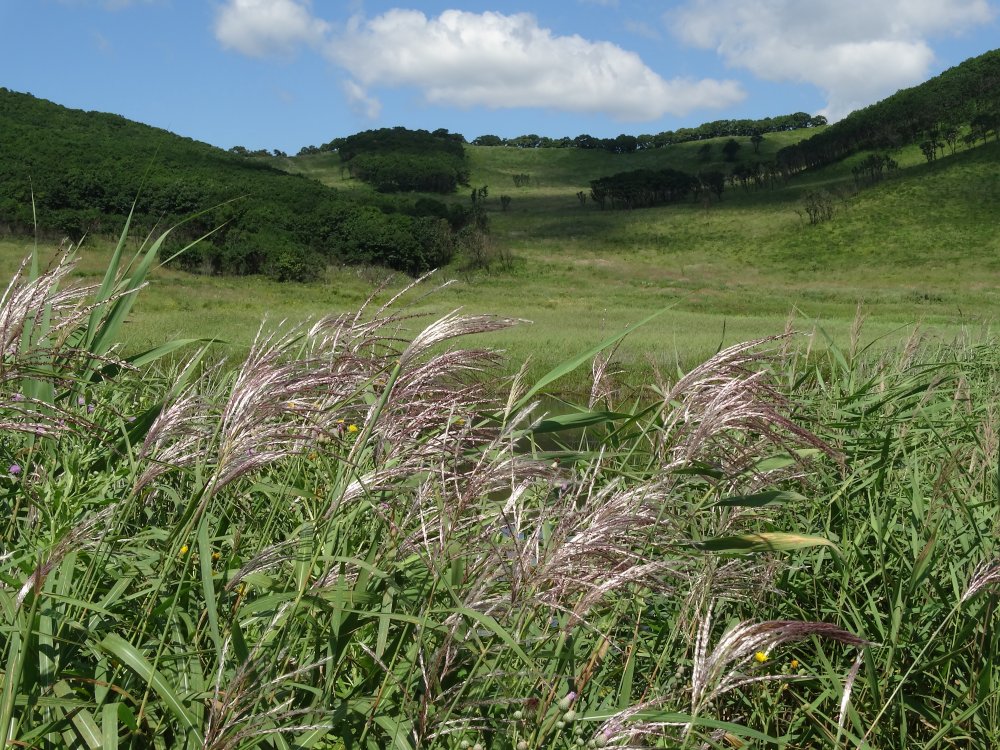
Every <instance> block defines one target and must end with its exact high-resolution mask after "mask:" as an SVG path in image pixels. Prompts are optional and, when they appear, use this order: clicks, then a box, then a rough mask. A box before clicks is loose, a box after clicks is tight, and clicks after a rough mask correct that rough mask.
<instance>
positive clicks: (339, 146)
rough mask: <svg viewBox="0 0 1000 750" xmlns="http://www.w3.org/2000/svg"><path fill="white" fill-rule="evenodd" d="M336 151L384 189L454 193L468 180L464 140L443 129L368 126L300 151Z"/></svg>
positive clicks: (350, 169) (357, 173)
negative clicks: (375, 127)
mask: <svg viewBox="0 0 1000 750" xmlns="http://www.w3.org/2000/svg"><path fill="white" fill-rule="evenodd" d="M324 151H336V152H337V154H338V155H339V156H340V160H341V162H342V163H343V164H344V165H345V167H346V168H347V171H348V172H349V173H350V175H351V176H352V177H356V178H358V179H360V180H364V181H365V182H367V183H369V184H370V185H372V186H373V187H374V188H375V189H376V190H378V191H379V192H382V193H398V192H410V191H421V192H426V193H443V194H450V193H454V192H455V190H456V189H457V188H458V186H459V185H468V184H469V166H468V164H467V162H466V158H465V138H463V137H462V135H461V134H459V133H449V132H448V131H447V130H445V129H444V128H441V129H438V130H435V131H434V132H433V133H431V132H428V131H426V130H408V129H406V128H403V127H395V128H380V129H378V130H365V131H364V132H361V133H356V134H355V135H351V136H347V137H346V138H335V139H334V140H332V141H330V142H329V143H324V144H323V145H322V146H320V147H318V148H305V149H302V151H301V152H300V153H301V154H309V153H321V152H324Z"/></svg>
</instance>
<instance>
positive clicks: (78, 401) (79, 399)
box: [76, 396, 87, 406]
mask: <svg viewBox="0 0 1000 750" xmlns="http://www.w3.org/2000/svg"><path fill="white" fill-rule="evenodd" d="M85 403H87V399H85V398H84V397H83V396H77V397H76V404H77V406H83V405H84V404H85Z"/></svg>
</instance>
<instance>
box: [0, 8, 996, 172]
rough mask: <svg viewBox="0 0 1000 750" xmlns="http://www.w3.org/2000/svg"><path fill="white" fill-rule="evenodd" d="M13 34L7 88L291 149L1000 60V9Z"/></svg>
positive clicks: (849, 103) (11, 24) (731, 105)
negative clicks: (391, 130)
mask: <svg viewBox="0 0 1000 750" xmlns="http://www.w3.org/2000/svg"><path fill="white" fill-rule="evenodd" d="M0 31H2V34H3V37H2V38H3V40H4V41H3V44H2V45H0V86H3V87H6V88H8V89H11V90H13V91H21V92H29V93H31V94H33V95H35V96H38V97H42V98H44V99H49V100H51V101H54V102H56V103H58V104H62V105H64V106H67V107H73V108H78V109H86V110H96V111H101V112H113V113H115V114H119V115H123V116H125V117H127V118H129V119H133V120H138V121H140V122H144V123H147V124H149V125H154V126H156V127H160V128H165V129H167V130H171V131H173V132H175V133H178V134H179V135H183V136H186V137H190V138H194V139H196V140H200V141H205V142H207V143H211V144H213V145H216V146H220V147H222V148H230V147H232V146H236V145H240V146H244V147H246V148H250V149H259V148H266V149H269V150H271V149H280V150H282V151H286V152H288V153H295V152H297V151H298V150H299V149H300V148H302V147H303V146H308V145H320V144H322V143H325V142H327V141H329V140H331V139H333V138H336V137H340V136H345V135H350V134H352V133H356V132H358V131H361V130H367V129H369V128H380V127H392V126H396V125H402V126H405V127H408V128H424V129H427V130H435V129H437V128H447V129H448V130H450V131H452V132H457V133H462V134H463V135H464V136H465V137H466V138H467V139H469V140H472V139H473V138H475V137H476V136H478V135H483V134H496V135H499V136H502V137H505V138H511V137H515V136H518V135H523V134H527V133H537V134H539V135H543V136H550V137H554V138H557V137H562V136H569V137H575V136H577V135H580V134H581V133H589V134H590V135H593V136H596V137H601V138H605V137H613V136H615V135H618V134H619V133H629V134H632V135H638V134H641V133H659V132H661V131H664V130H675V129H677V128H681V127H692V126H696V125H698V124H700V123H702V122H707V121H710V120H718V119H728V118H753V119H757V118H763V117H768V116H772V115H781V114H789V113H792V112H807V113H809V114H811V115H816V114H822V115H825V116H826V117H828V118H829V119H830V120H831V121H835V120H837V119H839V118H841V117H843V116H844V115H846V114H848V113H849V112H851V111H852V110H854V109H857V108H858V107H862V106H865V105H868V104H871V103H873V102H875V101H878V100H879V99H883V98H885V97H886V96H888V95H890V94H892V93H893V92H895V91H897V90H898V89H900V88H905V87H908V86H913V85H915V84H917V83H920V82H921V81H924V80H926V79H927V78H930V77H932V76H934V75H937V74H938V73H940V72H941V71H943V70H945V69H947V68H950V67H952V66H954V65H957V64H958V63H960V62H962V61H963V60H965V59H967V58H969V57H973V56H976V55H979V54H982V53H983V52H986V51H988V50H990V49H995V48H997V47H1000V0H752V1H751V0H676V1H674V2H655V0H651V1H648V2H642V1H640V0H559V1H558V2H546V1H545V0H534V2H521V1H519V0H508V1H507V2H504V3H496V2H463V3H456V2H437V1H436V0H412V1H411V2H406V1H405V0H397V1H396V2H392V1H381V0H0ZM2 139H3V134H2V133H0V147H2Z"/></svg>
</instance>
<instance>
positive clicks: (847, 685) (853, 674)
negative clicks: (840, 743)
mask: <svg viewBox="0 0 1000 750" xmlns="http://www.w3.org/2000/svg"><path fill="white" fill-rule="evenodd" d="M864 658H865V655H864V652H862V653H860V654H858V655H857V656H856V657H855V659H854V664H853V665H852V666H851V669H850V671H849V672H848V673H847V677H846V678H845V679H844V694H843V695H842V696H841V697H840V710H839V711H838V712H837V733H838V738H837V739H838V740H839V739H840V737H839V735H840V733H841V732H843V731H844V727H845V726H846V725H847V708H848V706H850V705H851V691H852V690H853V689H854V681H855V680H856V679H857V678H858V671H859V670H860V669H861V663H862V662H863V661H864Z"/></svg>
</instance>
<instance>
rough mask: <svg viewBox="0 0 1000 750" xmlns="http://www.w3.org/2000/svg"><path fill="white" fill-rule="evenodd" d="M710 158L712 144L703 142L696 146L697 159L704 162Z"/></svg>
mask: <svg viewBox="0 0 1000 750" xmlns="http://www.w3.org/2000/svg"><path fill="white" fill-rule="evenodd" d="M711 158H712V144H711V143H703V144H701V145H700V146H699V147H698V161H701V162H706V161H709V160H711Z"/></svg>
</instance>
